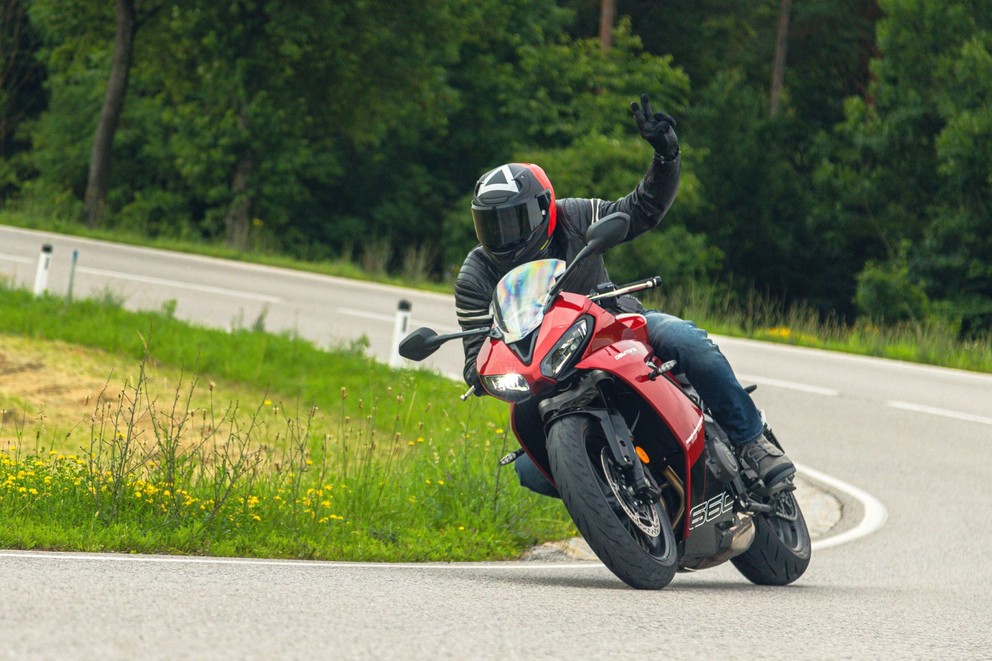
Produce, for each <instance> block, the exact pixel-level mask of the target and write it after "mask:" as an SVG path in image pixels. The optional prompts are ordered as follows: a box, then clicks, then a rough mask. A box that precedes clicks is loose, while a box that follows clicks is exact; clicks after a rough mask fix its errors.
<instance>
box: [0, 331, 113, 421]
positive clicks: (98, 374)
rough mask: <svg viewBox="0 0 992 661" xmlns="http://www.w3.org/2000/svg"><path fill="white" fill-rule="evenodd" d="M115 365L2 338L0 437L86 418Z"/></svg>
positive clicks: (61, 348) (82, 353) (58, 346)
mask: <svg viewBox="0 0 992 661" xmlns="http://www.w3.org/2000/svg"><path fill="white" fill-rule="evenodd" d="M116 362H117V361H114V360H111V359H110V358H109V357H108V356H107V355H106V354H105V353H103V352H100V351H96V350H93V349H84V348H82V347H77V346H73V345H68V344H65V343H61V342H45V341H40V340H30V339H25V338H19V337H10V336H3V335H0V408H2V409H3V423H4V424H3V428H2V429H0V439H2V440H7V439H9V438H11V437H12V436H14V435H15V432H16V429H15V428H14V426H15V425H17V426H26V425H28V424H29V423H34V424H38V423H45V424H46V426H54V427H57V428H59V429H65V428H67V427H71V426H74V425H76V424H78V423H79V422H80V421H83V420H88V419H89V415H90V413H92V411H93V405H94V404H95V402H96V399H97V397H98V396H99V394H100V392H101V390H103V389H104V387H105V386H106V385H107V382H108V378H109V377H110V376H111V375H112V374H113V372H114V371H115V368H116V367H117V365H115V363H116Z"/></svg>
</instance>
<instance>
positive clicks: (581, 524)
mask: <svg viewBox="0 0 992 661" xmlns="http://www.w3.org/2000/svg"><path fill="white" fill-rule="evenodd" d="M547 447H548V458H549V460H550V463H551V472H552V475H554V478H555V482H557V484H558V492H559V493H560V494H561V498H562V501H564V503H565V509H567V510H568V513H569V515H571V517H572V520H573V521H574V522H575V525H576V526H577V527H578V529H579V532H581V533H582V536H583V537H584V538H585V540H586V542H588V544H589V546H590V548H592V550H593V552H594V553H595V554H596V556H597V557H599V559H600V560H602V561H603V564H605V565H606V566H607V567H608V568H609V569H610V571H612V572H613V573H614V574H616V575H617V576H618V577H619V578H620V579H621V580H622V581H623V582H624V583H626V584H627V585H630V586H631V587H635V588H640V589H647V590H657V589H660V588H663V587H665V586H666V585H668V584H669V583H670V582H671V581H672V578H673V577H674V576H675V572H676V570H677V569H678V552H677V550H676V545H675V534H674V533H673V532H672V524H671V522H670V521H669V519H668V514H667V513H666V512H665V509H664V508H663V507H662V506H661V505H660V504H659V503H657V502H647V501H645V500H643V499H641V498H639V497H638V496H637V495H636V494H635V493H634V492H633V490H632V489H630V488H628V485H627V480H626V478H625V476H624V475H623V473H622V472H621V471H620V469H619V467H618V466H617V465H616V463H615V461H614V459H613V456H612V453H611V451H610V448H609V446H608V445H607V443H606V439H605V438H604V436H603V431H602V428H601V427H600V426H599V423H598V422H597V421H596V420H594V419H592V418H590V417H588V416H584V415H570V416H566V417H564V418H561V419H559V420H557V421H556V422H555V423H554V424H553V425H552V426H551V429H550V430H549V432H548V445H547Z"/></svg>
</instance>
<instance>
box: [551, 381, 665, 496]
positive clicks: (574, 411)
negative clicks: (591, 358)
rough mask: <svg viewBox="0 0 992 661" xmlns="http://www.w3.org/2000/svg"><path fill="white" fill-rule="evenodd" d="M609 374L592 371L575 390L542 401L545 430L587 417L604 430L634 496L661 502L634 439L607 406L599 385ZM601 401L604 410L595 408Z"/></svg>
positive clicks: (619, 467) (600, 407) (617, 416)
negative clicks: (573, 417)
mask: <svg viewBox="0 0 992 661" xmlns="http://www.w3.org/2000/svg"><path fill="white" fill-rule="evenodd" d="M610 378H611V377H610V375H608V374H606V373H603V372H592V373H590V374H589V375H588V376H587V377H585V378H583V379H582V380H581V381H580V382H579V384H578V387H577V388H575V389H572V390H569V391H567V392H564V393H562V394H561V395H558V396H556V397H551V398H549V399H546V400H544V401H543V402H541V404H540V405H539V408H538V410H539V411H540V413H541V418H542V419H543V420H544V425H545V429H547V428H548V427H550V426H551V424H552V423H553V422H554V421H555V420H558V419H560V418H563V417H565V416H566V415H586V416H590V417H592V418H595V419H596V421H597V422H598V423H599V426H600V428H601V429H602V431H603V437H604V438H605V439H606V444H607V447H609V449H610V454H611V456H612V457H613V461H614V463H615V464H616V466H617V468H618V469H619V470H620V472H621V473H622V474H623V475H624V476H625V477H626V478H627V483H628V484H630V485H631V486H632V488H633V490H634V493H635V494H636V495H637V496H638V497H639V498H640V499H641V500H643V501H645V502H649V503H657V502H658V501H659V500H661V487H660V486H658V482H657V481H656V480H655V479H654V476H653V475H651V472H650V471H647V470H645V469H644V464H643V463H642V462H641V459H640V457H639V456H638V455H637V451H636V449H635V447H634V436H633V434H632V433H631V431H630V428H629V427H628V426H627V421H626V420H624V418H623V416H622V415H620V414H619V413H617V412H616V411H615V410H613V407H610V406H609V397H607V396H606V394H605V393H603V392H602V389H601V388H600V387H599V385H600V384H601V383H603V382H605V381H609V380H610ZM600 402H602V403H604V404H605V405H606V407H605V408H604V407H603V406H601V405H600V406H596V404H599V403H600Z"/></svg>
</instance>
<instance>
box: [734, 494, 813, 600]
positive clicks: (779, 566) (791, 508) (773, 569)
mask: <svg viewBox="0 0 992 661" xmlns="http://www.w3.org/2000/svg"><path fill="white" fill-rule="evenodd" d="M772 504H773V505H774V507H775V509H774V511H773V512H769V513H767V514H758V515H756V516H755V517H754V524H755V530H754V542H752V544H751V547H750V548H749V549H748V550H747V551H745V552H744V553H742V554H741V555H738V556H736V557H734V558H731V560H730V561H731V562H732V563H734V566H735V567H737V570H738V571H740V573H742V574H743V575H744V577H745V578H747V579H748V580H749V581H751V582H752V583H756V584H758V585H788V584H789V583H792V582H793V581H795V580H796V579H797V578H799V577H800V576H802V575H803V572H805V571H806V568H807V567H808V566H809V559H810V553H811V551H810V546H811V542H810V538H809V530H807V528H806V520H805V519H804V518H803V513H802V510H800V509H799V503H798V502H796V497H795V495H794V494H793V492H791V491H786V492H783V493H779V494H777V495H775V496H773V498H772Z"/></svg>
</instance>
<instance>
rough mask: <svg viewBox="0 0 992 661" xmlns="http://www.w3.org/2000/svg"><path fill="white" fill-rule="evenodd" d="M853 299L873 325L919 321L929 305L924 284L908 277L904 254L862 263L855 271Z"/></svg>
mask: <svg viewBox="0 0 992 661" xmlns="http://www.w3.org/2000/svg"><path fill="white" fill-rule="evenodd" d="M854 302H855V303H856V304H857V306H858V308H859V309H860V310H861V312H862V313H863V314H864V315H865V316H866V317H867V318H868V320H869V321H871V322H872V323H875V324H894V323H898V322H902V321H919V320H920V319H923V317H924V316H925V314H926V312H927V306H928V301H927V296H926V293H924V291H923V287H922V286H920V284H919V283H917V282H913V281H912V279H911V276H910V274H909V267H908V265H907V264H906V259H905V257H902V258H899V259H895V260H892V261H890V262H887V263H885V264H877V263H875V262H869V263H868V264H867V265H865V268H864V269H863V270H862V271H861V273H859V274H858V289H857V293H856V294H855V297H854Z"/></svg>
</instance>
